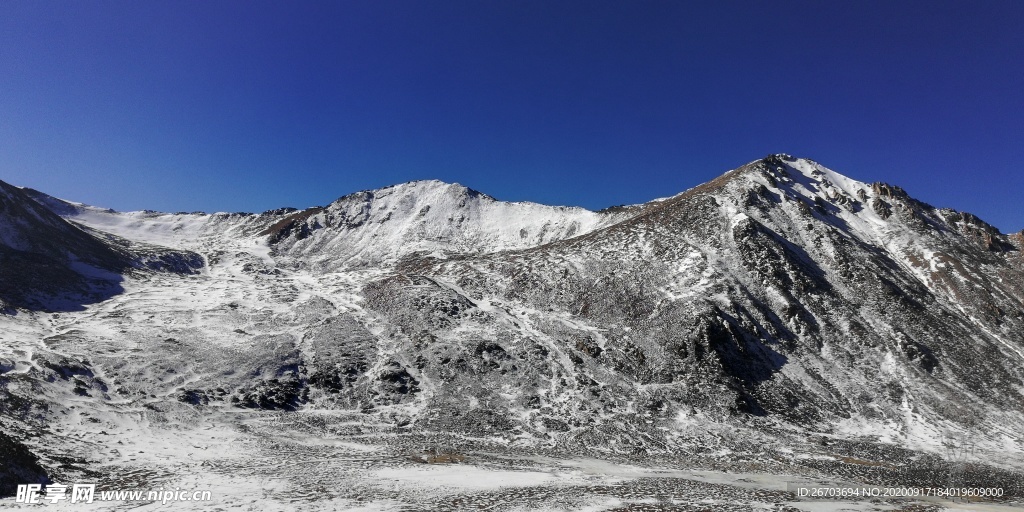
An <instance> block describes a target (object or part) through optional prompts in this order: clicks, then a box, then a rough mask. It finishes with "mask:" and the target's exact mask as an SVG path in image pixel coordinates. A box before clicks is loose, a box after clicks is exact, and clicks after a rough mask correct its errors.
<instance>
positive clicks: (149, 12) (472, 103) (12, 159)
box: [0, 0, 1024, 231]
mask: <svg viewBox="0 0 1024 512" xmlns="http://www.w3.org/2000/svg"><path fill="white" fill-rule="evenodd" d="M774 152H787V153H792V154H794V155H797V156H805V157H808V158H813V159H815V160H818V161H819V162H821V163H823V164H825V165H827V166H829V167H832V168H833V169H835V170H837V171H839V172H842V173H844V174H847V175H849V176H851V177H854V178H857V179H861V180H865V181H876V180H878V181H887V182H891V183H895V184H899V185H902V186H903V187H904V188H906V189H907V190H908V191H909V192H910V193H911V194H912V195H914V196H915V197H918V198H919V199H922V200H924V201H927V202H930V203H932V204H934V205H936V206H950V207H954V208H958V209H962V210H968V211H971V212H974V213H976V214H978V215H979V216H981V217H982V218H984V219H986V220H988V221H989V222H992V223H993V224H995V225H996V226H998V227H1000V228H1001V229H1003V230H1004V231H1011V230H1014V231H1015V230H1019V229H1021V228H1024V207H1022V206H1021V205H1022V197H1021V192H1022V191H1024V173H1022V172H1021V170H1022V164H1024V2H1022V1H1017V0H986V1H983V2H973V1H962V2H943V1H888V0H887V1H880V2H873V1H828V0H814V1H807V2H785V1H781V2H775V1H773V2H767V1H757V2H729V1H708V2H695V1H694V2H691V1H673V2H648V1H633V0H630V1H615V2H605V1H598V0H586V1H561V0H541V1H533V0H515V1H512V0H509V1H479V0H471V1H444V0H430V1H424V0H417V1H392V0H366V1H360V2H348V1H330V2H285V1H281V2H260V1H253V0H246V1H239V2H227V1H207V0H202V1H200V0H183V1H167V2H157V1H142V2H140V1H136V0H131V1H117V2H110V1H87V2H83V1H62V2H47V1H41V0H30V1H22V0H7V1H4V2H0V179H3V180H5V181H8V182H11V183H13V184H16V185H22V186H30V187H33V188H38V189H40V190H43V191H45V192H48V193H51V194H54V195H57V196H61V197H65V198H68V199H73V200H78V201H83V202H87V203H91V204H97V205H102V206H107V207H113V208H116V209H121V210H131V209H141V208H150V209H157V210H166V211H178V210H189V211H191V210H206V211H260V210H265V209H269V208H274V207H279V206H295V207H306V206H311V205H316V204H325V203H328V202H330V201H332V200H333V199H335V198H336V197H338V196H340V195H343V194H346V193H349V192H353V191H356V190H361V189H366V188H375V187H380V186H384V185H389V184H394V183H398V182H403V181H408V180H413V179H425V178H437V179H441V180H445V181H457V182H460V183H463V184H465V185H467V186H470V187H473V188H476V189H478V190H481V191H483V192H486V193H489V194H491V195H493V196H496V197H498V198H499V199H507V200H533V201H537V202H543V203H548V204H569V205H580V206H585V207H588V208H594V209H596V208H601V207H605V206H609V205H613V204H621V203H636V202H642V201H646V200H649V199H652V198H655V197H660V196H666V195H671V194H674V193H677V192H679V191H681V190H684V189H686V188H689V187H692V186H694V185H697V184H699V183H701V182H704V181H707V180H709V179H711V178H713V177H715V176H716V175H718V174H720V173H721V172H723V171H725V170H727V169H730V168H733V167H736V166H738V165H740V164H743V163H745V162H747V161H750V160H753V159H756V158H760V157H762V156H764V155H766V154H768V153H774Z"/></svg>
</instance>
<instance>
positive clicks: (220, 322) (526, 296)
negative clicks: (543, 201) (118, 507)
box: [0, 155, 1024, 488]
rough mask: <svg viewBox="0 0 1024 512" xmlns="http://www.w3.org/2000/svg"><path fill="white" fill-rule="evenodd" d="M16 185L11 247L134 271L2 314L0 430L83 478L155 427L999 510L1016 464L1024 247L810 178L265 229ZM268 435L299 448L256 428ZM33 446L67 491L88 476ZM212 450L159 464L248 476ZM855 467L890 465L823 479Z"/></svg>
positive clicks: (320, 215) (756, 173)
mask: <svg viewBox="0 0 1024 512" xmlns="http://www.w3.org/2000/svg"><path fill="white" fill-rule="evenodd" d="M3 191H5V194H7V195H6V196H4V197H5V198H7V199H6V202H5V203H3V204H4V208H5V210H4V212H5V213H4V217H3V221H4V223H5V226H12V227H10V228H7V230H6V231H4V233H5V234H4V238H3V242H4V244H5V247H8V248H9V249H8V250H11V251H35V253H37V254H44V255H49V256H48V257H51V258H52V259H53V261H60V262H62V263H61V265H63V267H61V268H71V263H69V262H71V261H78V260H82V261H88V262H90V265H93V266H95V267H96V268H103V269H108V270H109V271H110V272H113V273H115V274H117V275H119V276H122V278H121V279H122V280H121V281H120V282H119V284H118V286H119V289H117V290H114V291H113V292H111V293H108V294H106V295H105V296H103V297H99V298H98V299H97V300H98V302H93V303H91V304H89V305H88V306H87V307H85V308H84V310H83V311H73V310H72V311H68V312H66V313H62V314H61V315H59V316H56V315H55V316H49V315H42V314H38V313H33V312H32V311H31V310H32V309H33V306H31V305H30V303H28V302H25V299H23V298H18V297H27V296H29V295H30V294H34V293H37V292H40V293H41V292H46V291H47V290H48V288H46V286H47V285H45V283H44V285H37V284H36V283H35V281H31V282H29V281H26V282H18V281H7V280H5V281H3V282H4V283H5V289H6V290H9V291H8V292H6V293H15V292H16V293H18V294H21V295H19V296H15V295H11V297H15V298H16V299H17V300H21V302H17V301H15V300H13V299H12V301H11V305H12V306H14V307H16V308H21V309H13V310H12V311H15V312H19V313H20V312H23V313H25V314H18V315H12V316H7V317H2V318H0V322H3V323H4V325H5V327H6V329H3V330H0V331H3V332H2V333H0V341H2V342H3V343H2V344H0V348H2V351H0V390H2V393H3V394H4V395H3V396H4V397H6V398H5V400H3V401H2V403H5V404H7V405H5V406H4V407H5V408H4V409H3V410H2V412H3V414H0V422H2V423H3V426H4V427H5V428H7V429H8V430H9V431H11V432H15V433H22V434H24V435H25V436H29V437H30V435H31V434H32V433H33V432H38V431H39V429H40V428H42V427H40V425H44V424H47V423H46V422H49V421H55V422H56V423H55V424H56V425H60V426H61V430H58V429H57V428H54V429H52V430H47V435H48V436H51V438H52V439H60V440H62V441H63V442H66V443H68V446H72V447H74V448H75V449H76V450H79V451H81V452H84V453H87V454H90V455H89V457H87V458H86V460H87V461H89V462H88V464H85V467H87V468H89V470H90V471H99V472H102V471H103V468H108V469H109V468H114V467H120V465H125V464H129V465H130V464H141V462H139V461H137V460H136V459H135V456H134V455H133V456H132V457H131V458H126V457H127V456H126V455H125V453H128V452H123V451H121V450H120V449H119V450H117V452H118V455H116V456H115V455H111V452H109V450H108V448H106V444H105V443H99V442H98V441H89V440H85V439H83V438H81V437H72V434H71V433H73V432H79V433H80V432H82V431H88V432H95V433H96V434H97V435H98V433H99V432H101V431H102V432H104V433H105V434H104V435H106V436H115V437H116V438H117V439H119V440H121V441H123V442H125V443H128V444H131V445H133V446H137V447H139V448H141V447H142V445H143V444H145V443H148V444H147V446H164V445H162V444H160V442H157V441H154V439H164V438H163V437H161V435H162V434H158V432H160V431H162V430H158V428H157V427H156V425H160V427H159V428H160V429H169V430H170V431H173V432H174V433H175V434H174V435H175V436H178V435H180V432H182V431H185V432H192V433H193V434H194V435H196V436H198V437H197V439H198V438H203V436H207V435H210V436H214V437H216V436H217V435H221V434H216V435H215V434H211V433H209V432H219V431H217V430H212V431H209V429H208V428H205V427H204V430H202V431H200V430H199V428H200V425H210V426H211V427H210V428H213V426H220V427H223V428H227V429H229V430H230V431H231V432H233V434H232V435H241V434H239V433H251V432H256V431H259V432H265V434H266V435H271V436H275V437H274V438H275V439H276V440H275V441H274V443H285V444H288V445H289V446H292V447H293V448H294V447H295V446H294V444H295V443H296V442H297V441H295V439H299V438H302V439H307V440H308V439H310V437H308V436H313V437H316V438H320V437H323V436H328V437H330V436H334V435H338V436H340V435H341V434H340V433H339V432H343V431H344V432H350V433H351V432H356V431H358V432H357V433H355V434H351V435H357V434H358V436H363V435H369V434H367V432H376V433H378V434H379V435H381V436H384V437H383V438H385V439H387V441H386V443H387V444H388V445H389V446H398V447H402V448H401V449H400V450H408V449H410V448H409V447H410V446H417V445H423V444H428V443H433V442H437V441H436V440H437V439H444V440H445V441H444V442H445V443H449V444H450V445H457V444H466V443H469V444H472V443H485V444H486V445H487V446H491V447H495V446H499V447H501V448H502V449H503V450H527V451H530V452H531V453H535V452H537V451H538V450H555V451H557V452H558V453H590V454H593V453H605V454H607V455H608V456H613V455H616V454H619V455H631V456H636V457H641V456H642V457H649V458H657V457H677V456H682V455H681V454H686V456H688V457H698V456H707V457H712V458H714V457H718V456H714V455H713V454H719V455H721V454H730V453H731V454H745V455H743V456H742V457H741V456H740V455H737V457H741V458H743V457H746V458H747V460H752V459H756V460H757V461H759V462H758V463H759V464H760V463H767V462H766V461H785V464H788V465H790V466H787V467H789V468H790V469H787V471H794V470H793V469H792V467H799V468H803V469H801V470H800V471H804V470H807V471H811V470H813V471H825V472H831V474H836V472H839V473H842V474H844V475H845V474H847V473H843V471H847V470H849V471H851V473H849V474H856V475H861V474H862V473H863V472H864V471H870V472H871V474H872V475H874V476H875V477H876V478H883V477H885V478H896V475H901V476H900V478H904V479H905V480H906V479H911V480H913V479H915V478H916V479H918V480H913V481H915V482H918V481H919V480H920V481H922V482H923V481H924V480H927V478H925V477H920V478H919V475H918V474H917V473H914V472H913V471H911V470H910V469H908V467H909V466H907V464H910V463H911V462H910V461H918V462H920V461H922V460H927V461H932V462H929V464H932V466H929V467H931V468H934V467H939V466H935V464H940V462H941V461H942V458H943V457H945V459H946V460H945V462H942V463H943V464H947V463H951V461H950V460H949V459H950V457H948V455H949V454H950V453H951V451H950V450H953V451H956V450H960V451H959V452H957V453H963V452H964V451H965V450H967V449H968V448H969V449H970V450H971V453H984V454H985V455H984V460H985V463H986V464H989V465H990V466H987V467H988V468H989V469H988V470H986V471H988V472H976V473H975V474H978V475H981V474H984V475H986V476H985V478H988V479H989V480H992V481H995V480H999V479H1002V480H999V481H1005V482H1008V483H1007V484H1006V485H1007V486H1008V488H1010V487H1012V486H1014V485H1018V484H1019V482H1016V481H1015V480H1014V479H1013V478H1014V477H1012V474H1013V473H1012V472H1013V471H1017V470H1021V469H1024V468H1021V467H1020V466H1021V465H1020V460H1024V458H1022V457H1021V453H1022V451H1024V444H1022V440H1024V370H1022V368H1024V364H1022V363H1024V285H1022V284H1021V283H1024V259H1022V257H1021V248H1022V247H1021V244H1022V241H1024V237H1021V236H1020V235H1005V234H1001V233H999V232H998V230H996V229H995V228H993V227H992V226H989V225H987V224H985V223H984V222H983V221H981V220H980V219H978V218H977V217H975V216H973V215H971V214H968V213H963V212H956V211H953V210H949V209H942V208H935V207H932V206H930V205H928V204H926V203H923V202H921V201H918V200H916V199H913V198H912V197H910V196H909V195H908V194H907V193H906V192H905V191H903V190H902V189H900V188H899V187H895V186H891V185H886V184H881V183H875V184H868V183H862V182H858V181H856V180H852V179H850V178H847V177H844V176H842V175H840V174H838V173H835V172H833V171H831V170H829V169H827V168H825V167H822V166H821V165H819V164H817V163H815V162H812V161H809V160H805V159H797V158H792V157H789V156H786V155H772V156H769V157H767V158H764V159H761V160H757V161H754V162H751V163H749V164H747V165H744V166H742V167H740V168H738V169H736V170H734V171H730V172H728V173H726V174H724V175H723V176H721V177H720V178H718V179H716V180H713V181H712V182H709V183H706V184H704V185H701V186H699V187H696V188H694V189H691V190H688V191H685V192H683V193H681V194H678V195H676V196H673V197H670V198H666V199H661V200H656V201H652V202H650V203H648V204H645V205H636V206H631V207H625V208H616V209H612V210H609V211H604V212H601V213H597V212H589V211H586V210H582V209H578V208H558V207H549V206H543V205H536V204H532V203H505V202H501V201H497V200H495V199H493V198H491V197H489V196H486V195H484V194H481V193H479V192H475V191H472V190H470V189H466V188H465V187H462V186H459V185H452V184H445V183H441V182H436V181H427V182H413V183H408V184H403V185H397V186H394V187H388V188H385V189H380V190H374V191H364V192H359V193H356V194H351V195H347V196H344V197H342V198H340V199H338V200H337V201H335V202H333V203H331V204H330V205H327V206H324V207H316V208H310V209H306V210H294V209H282V210H275V211H270V212H264V213H262V214H212V215H206V214H198V213H197V214H187V213H178V214H164V213H157V212H128V213H121V212H114V211H110V210H104V209H101V208H95V207H91V206H86V205H81V204H77V203H70V202H66V201H62V200H58V199H55V198H52V197H49V196H46V195H45V194H42V193H39V192H35V191H25V190H21V189H16V188H14V187H9V186H5V187H4V188H3ZM18 226H31V229H29V228H18ZM19 229H21V231H19ZM32 233H45V236H43V237H41V238H39V240H36V239H34V238H32V237H31V236H32ZM47 243H49V244H51V245H46V244H47ZM54 243H56V244H57V245H52V244H54ZM159 247H169V248H171V249H161V248H159ZM143 248H146V249H145V250H143ZM65 254H74V255H75V256H74V257H71V256H62V255H65ZM147 254H148V256H147ZM171 255H178V256H171ZM200 257H201V258H200ZM61 258H64V259H61ZM200 261H201V262H202V263H203V264H204V265H203V266H202V267H200V266H199V265H198V263H199V262H200ZM154 262H163V264H160V263H154ZM0 268H2V267H0ZM47 268H48V267H47ZM125 269H134V270H131V271H126V270H125ZM153 269H157V270H160V269H163V270H174V271H173V272H158V271H154V270H153ZM68 271H69V272H70V270H68ZM11 274H23V275H26V276H36V277H33V279H39V278H40V276H44V277H45V278H46V279H47V280H49V279H50V278H51V276H60V275H62V274H60V272H50V271H49V270H47V269H43V268H35V267H32V268H25V269H20V270H17V271H12V272H11ZM7 283H13V284H12V285H10V286H8V285H7ZM5 300H7V299H5ZM34 308H35V309H39V307H38V306H35V307H34ZM66 309H73V308H66ZM257 413H259V414H268V415H271V416H268V417H272V418H274V420H273V421H274V424H282V425H283V424H287V425H288V426H287V427H282V428H283V429H284V431H285V432H288V434H283V433H281V432H277V431H269V430H267V431H263V430H260V428H259V427H258V426H256V425H255V424H253V423H252V422H250V421H249V420H245V419H242V420H240V419H239V418H247V417H249V416H239V415H241V414H257ZM342 417H343V418H347V419H345V420H344V421H342V420H340V419H337V418H342ZM55 418H59V421H58V420H57V419H55ZM314 418H316V420H315V421H313V419H314ZM332 418H334V419H332ZM353 418H354V419H353ZM254 421H257V420H254ZM334 421H342V422H341V423H338V424H335V423H332V422H334ZM281 422H284V423H281ZM355 423H358V424H359V425H361V426H360V427H358V428H356V429H353V427H351V425H352V424H355ZM328 425H334V426H331V427H328ZM47 428H48V427H47ZM208 431H209V432H208ZM312 431H316V432H318V433H317V434H315V435H314V434H311V433H310V432H312ZM224 435H227V434H224ZM247 435H248V434H247ZM261 435H263V434H261ZM346 435H348V434H346ZM375 435H377V434H375ZM282 436H286V437H287V439H285V438H284V437H282ZM358 436H357V437H358ZM26 438H27V437H26ZM26 438H20V439H21V441H19V442H26V443H27V445H28V446H29V448H31V449H33V450H37V453H39V454H40V455H41V457H42V458H41V460H42V464H43V467H46V468H48V469H49V470H50V471H51V473H52V475H51V476H53V475H56V477H58V478H60V477H63V476H66V475H74V474H76V473H75V472H76V471H80V470H81V468H82V467H83V463H76V464H71V465H68V464H62V463H61V462H60V461H61V460H64V459H61V458H60V457H59V456H58V455H59V454H55V453H51V452H48V451H47V450H45V449H43V450H42V451H39V449H40V447H39V446H37V445H33V444H32V443H31V442H28V441H25V439H26ZM211 439H213V437H211ZM260 439H263V438H260ZM345 439H349V441H351V439H352V438H351V437H345ZM810 439H813V440H815V441H813V442H811V443H808V440H810ZM431 440H434V441H431ZM349 441H345V442H349ZM161 442H162V441H161ZM197 442H198V441H197ZM303 442H304V443H305V442H309V441H303ZM300 444H301V443H300ZM211 446H213V445H209V446H207V448H209V447H211ZM302 446H306V445H302ZM207 448H204V449H203V452H198V451H189V457H191V459H189V460H192V461H195V464H199V465H198V466H197V465H195V464H194V465H188V466H187V467H183V466H180V464H183V463H180V462H174V463H173V464H172V463H168V462H167V461H165V460H164V459H152V458H151V459H148V461H147V462H146V464H149V465H158V466H160V467H165V466H166V467H169V466H168V465H170V466H173V467H174V468H175V469H173V470H168V471H171V472H172V473H174V474H185V473H188V472H191V473H188V474H202V475H205V477H209V478H214V476H212V475H211V474H210V473H209V472H210V471H211V470H210V469H209V468H210V467H212V466H211V464H212V465H214V466H215V465H216V464H222V463H224V464H226V463H227V462H225V460H226V459H224V458H223V457H228V458H230V457H234V456H235V455H225V454H219V455H215V454H214V452H212V451H206V450H207ZM268 449H269V448H268ZM395 449H396V450H399V448H395ZM152 450H154V448H145V449H143V450H141V451H140V453H141V452H146V453H151V452H152ZM155 450H156V451H157V453H160V451H159V450H160V449H159V448H156V449H155ZM167 450H169V452H168V453H171V452H173V449H172V448H167ZM766 450H769V451H770V452H771V453H767V452H766ZM702 454H703V455H702ZM436 455H437V454H435V455H434V456H436ZM840 456H841V457H846V459H850V460H855V461H861V462H863V460H862V459H864V458H870V459H871V460H873V461H875V462H871V464H869V465H867V466H865V465H864V464H861V463H860V462H855V463H848V462H836V463H834V464H833V463H828V464H825V463H822V462H821V461H822V460H839V461H845V460H846V459H841V458H837V457H840ZM140 457H141V456H140ZM154 457H155V456H154ZM210 457H221V458H215V459H211V458H210ZM929 457H931V458H929ZM823 458H824V459H823ZM652 460H653V459H652ZM201 461H206V462H203V463H202V464H200V462H201ZM953 462H956V461H953ZM959 462H963V460H960V461H959ZM915 463H916V462H915ZM233 464H234V463H231V464H230V465H231V467H237V466H234V465H233ZM836 464H838V466H837V465H836ZM872 464H873V465H872ZM940 465H941V464H940ZM791 466H792V467H791ZM76 468H77V469H76ZM808 468H811V469H808ZM844 468H845V469H844ZM851 468H852V469H851ZM865 468H867V469H865ZM183 472H185V473H183ZM196 472H198V473H196ZM1001 472H1002V473H1001ZM1007 472H1009V473H1007ZM224 474H226V473H220V475H221V476H223V475H224ZM865 474H866V473H865ZM886 475H888V476H886ZM915 475H918V476H915ZM1006 475H1011V476H1006ZM861 476H863V475H861ZM1004 477H1005V478H1004ZM296 478H299V477H298V476H296ZM302 478H305V477H302ZM906 481H909V480H906ZM296 482H297V480H296ZM303 482H305V481H304V480H303ZM1015 482H1016V483H1015ZM919 483H920V482H919ZM307 484H308V482H306V483H305V484H303V485H307ZM296 485H298V484H296Z"/></svg>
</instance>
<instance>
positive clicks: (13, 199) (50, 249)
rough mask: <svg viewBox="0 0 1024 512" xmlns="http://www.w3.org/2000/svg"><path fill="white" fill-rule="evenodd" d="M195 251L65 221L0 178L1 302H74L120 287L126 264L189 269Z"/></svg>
mask: <svg viewBox="0 0 1024 512" xmlns="http://www.w3.org/2000/svg"><path fill="white" fill-rule="evenodd" d="M199 266H202V261H201V259H199V257H198V255H195V254H184V253H180V252H178V253H176V252H173V251H168V250H166V249H163V248H160V247H155V246H148V245H145V244H138V243H134V244H133V243H131V242H129V241H127V240H123V239H118V238H117V237H113V236H110V235H108V234H105V233H101V232H96V231H91V230H89V229H88V228H83V227H82V226H79V225H76V224H73V223H71V222H68V221H66V220H64V219H63V218H61V217H60V216H58V215H57V214H56V213H54V212H53V211H51V210H50V209H49V208H47V207H44V206H43V205H41V204H40V203H38V202H36V201H35V200H33V199H32V198H31V197H29V195H28V194H26V193H25V192H23V191H22V190H21V189H18V188H16V187H13V186H11V185H8V184H7V183H4V182H0V283H2V285H0V301H2V303H3V307H4V308H5V309H7V308H27V309H43V310H60V309H66V308H69V307H70V308H76V307H79V306H80V305H81V303H83V302H84V303H88V302H92V301H96V300H103V299H106V298H109V297H110V296H111V295H112V294H116V293H119V292H120V291H121V288H120V285H119V283H120V281H122V279H123V278H122V274H123V273H125V272H127V271H129V270H131V269H150V270H171V271H176V272H191V271H193V269H195V268H198V267H199Z"/></svg>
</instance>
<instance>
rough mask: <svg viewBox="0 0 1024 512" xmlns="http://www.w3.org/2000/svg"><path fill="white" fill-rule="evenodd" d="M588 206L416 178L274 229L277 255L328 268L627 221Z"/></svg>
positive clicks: (485, 248)
mask: <svg viewBox="0 0 1024 512" xmlns="http://www.w3.org/2000/svg"><path fill="white" fill-rule="evenodd" d="M624 216H625V214H623V213H617V214H616V213H595V212H591V211H588V210H584V209H582V208H567V207H555V206H545V205H540V204H535V203H521V202H520V203H510V202H504V201H498V200H496V199H494V198H493V197H490V196H488V195H486V194H482V193H480V192H477V191H475V190H472V189H469V188H466V187H463V186H462V185H458V184H451V183H444V182H441V181H436V180H432V181H414V182H411V183H404V184H401V185H395V186H393V187H387V188H382V189H379V190H369V191H363V192H357V193H355V194H350V195H347V196H344V197H342V198H340V199H338V200H337V201H334V202H333V203H331V204H330V205H328V206H327V207H325V208H312V209H309V210H303V211H299V212H295V213H294V214H292V215H291V216H289V217H286V218H284V219H282V220H281V221H280V222H278V223H277V224H275V225H273V226H271V227H270V228H268V229H267V230H266V231H265V232H264V233H265V234H267V235H269V237H270V240H269V241H270V243H271V244H272V245H273V246H274V251H275V254H276V255H280V256H282V257H288V258H289V259H291V260H293V261H300V262H304V263H307V264H311V265H318V266H319V267H321V268H322V269H330V270H334V269H339V268H344V267H350V268H351V267H366V266H381V265H389V264H394V263H395V262H397V261H399V260H400V259H402V258H403V257H406V256H409V255H412V254H418V255H425V256H431V257H440V258H444V257H448V256H452V255H457V254H486V253H493V252H498V251H505V250H513V249H525V248H529V247H536V246H540V245H543V244H546V243H549V242H552V241H556V240H562V239H565V238H571V237H574V236H578V235H581V234H584V233H587V232H590V231H593V230H594V229H597V228H599V227H602V226H607V225H610V224H613V223H615V222H616V221H618V220H621V219H622V218H624Z"/></svg>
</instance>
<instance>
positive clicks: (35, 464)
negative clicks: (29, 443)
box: [0, 432, 50, 497]
mask: <svg viewBox="0 0 1024 512" xmlns="http://www.w3.org/2000/svg"><path fill="white" fill-rule="evenodd" d="M48 483H50V478H49V476H47V474H46V471H45V470H44V469H43V468H42V467H41V466H40V465H39V457H36V456H35V454H33V453H32V452H31V451H29V449H28V448H26V447H25V445H23V444H21V443H19V442H18V441H16V440H14V439H12V438H11V437H10V436H8V435H7V434H5V433H3V432H0V497H3V496H14V495H15V493H16V491H17V488H18V486H19V485H24V484H43V485H45V484H48Z"/></svg>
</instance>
